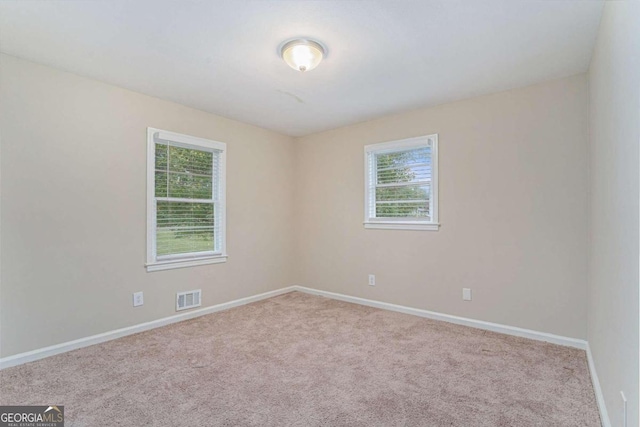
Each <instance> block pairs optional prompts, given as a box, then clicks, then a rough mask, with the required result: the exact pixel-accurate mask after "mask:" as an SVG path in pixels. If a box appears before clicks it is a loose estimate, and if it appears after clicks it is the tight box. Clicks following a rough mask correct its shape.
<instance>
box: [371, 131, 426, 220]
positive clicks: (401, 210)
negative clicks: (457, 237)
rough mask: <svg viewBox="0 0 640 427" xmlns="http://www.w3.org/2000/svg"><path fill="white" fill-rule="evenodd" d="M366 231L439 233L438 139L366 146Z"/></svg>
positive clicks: (424, 137) (413, 139) (419, 139)
mask: <svg viewBox="0 0 640 427" xmlns="http://www.w3.org/2000/svg"><path fill="white" fill-rule="evenodd" d="M364 155H365V219H364V224H365V227H366V228H384V229H407V230H437V229H438V227H439V224H438V135H428V136H423V137H418V138H411V139H405V140H401V141H392V142H385V143H382V144H372V145H367V146H365V153H364Z"/></svg>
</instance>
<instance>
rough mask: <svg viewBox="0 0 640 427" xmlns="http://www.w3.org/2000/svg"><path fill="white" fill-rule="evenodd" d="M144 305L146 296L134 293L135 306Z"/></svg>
mask: <svg viewBox="0 0 640 427" xmlns="http://www.w3.org/2000/svg"><path fill="white" fill-rule="evenodd" d="M142 304H144V296H143V294H142V292H134V294H133V306H134V307H139V306H141V305H142Z"/></svg>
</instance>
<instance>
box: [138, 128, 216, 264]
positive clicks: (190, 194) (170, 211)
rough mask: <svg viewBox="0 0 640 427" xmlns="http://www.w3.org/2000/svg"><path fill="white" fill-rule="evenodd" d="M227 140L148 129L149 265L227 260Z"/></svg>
mask: <svg viewBox="0 0 640 427" xmlns="http://www.w3.org/2000/svg"><path fill="white" fill-rule="evenodd" d="M225 160H226V144H224V143H221V142H216V141H209V140H206V139H201V138H195V137H191V136H187V135H180V134H178V133H173V132H167V131H163V130H158V129H152V128H148V129H147V271H157V270H167V269H171V268H181V267H191V266H194V265H203V264H212V263H217V262H225V261H226V258H227V255H226V251H225V208H226V206H225V163H226V161H225Z"/></svg>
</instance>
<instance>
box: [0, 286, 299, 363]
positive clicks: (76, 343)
mask: <svg viewBox="0 0 640 427" xmlns="http://www.w3.org/2000/svg"><path fill="white" fill-rule="evenodd" d="M295 289H296V286H290V287H287V288H282V289H277V290H275V291H270V292H265V293H263V294H259V295H253V296H250V297H246V298H240V299H237V300H233V301H229V302H225V303H222V304H217V305H212V306H210V307H205V308H201V309H198V310H192V311H189V312H187V313H181V314H176V315H174V316H169V317H165V318H162V319H158V320H152V321H151V322H146V323H140V324H138V325H133V326H128V327H126V328H122V329H116V330H114V331H109V332H104V333H102V334H98V335H92V336H90V337H85V338H80V339H77V340H73V341H67V342H64V343H61V344H56V345H52V346H49V347H44V348H39V349H36V350H32V351H27V352H25V353H19V354H15V355H13V356H8V357H3V358H1V359H0V369H4V368H9V367H11V366H16V365H21V364H23V363H27V362H33V361H35V360H40V359H44V358H45V357H49V356H53V355H56V354H60V353H65V352H67V351H71V350H77V349H79V348H83V347H88V346H90V345H94V344H99V343H102V342H105V341H111V340H114V339H116V338H121V337H126V336H127V335H133V334H137V333H139V332H144V331H148V330H149V329H155V328H159V327H161V326H166V325H170V324H172V323H177V322H182V321H183V320H189V319H193V318H194V317H199V316H204V315H205V314H211V313H215V312H217V311H222V310H227V309H229V308H233V307H237V306H240V305H244V304H249V303H252V302H256V301H260V300H263V299H267V298H271V297H275V296H278V295H282V294H285V293H287V292H291V291H294V290H295Z"/></svg>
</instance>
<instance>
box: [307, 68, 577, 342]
mask: <svg viewBox="0 0 640 427" xmlns="http://www.w3.org/2000/svg"><path fill="white" fill-rule="evenodd" d="M587 102H588V92H587V80H586V76H585V75H578V76H574V77H570V78H567V79H564V80H559V81H553V82H549V83H544V84H540V85H536V86H531V87H527V88H524V89H517V90H512V91H509V92H505V93H499V94H495V95H490V96H483V97H479V98H475V99H470V100H466V101H460V102H455V103H452V104H447V105H443V106H440V107H436V108H430V109H424V110H418V111H413V112H409V113H405V114H400V115H396V116H390V117H385V118H382V119H379V120H374V121H371V122H366V123H362V124H358V125H354V126H350V127H346V128H341V129H337V130H334V131H328V132H324V133H320V134H316V135H311V136H308V137H303V138H300V139H299V140H298V143H297V145H296V206H297V207H298V209H297V213H296V220H297V223H296V224H297V228H296V231H297V239H296V242H297V243H296V254H297V256H298V258H297V262H296V265H297V271H296V274H297V279H298V281H299V283H300V284H302V285H306V286H310V287H314V288H319V289H324V290H327V291H334V292H340V293H345V294H349V295H354V296H358V297H364V298H370V299H375V300H381V301H386V302H390V303H396V304H402V305H406V306H411V307H417V308H422V309H428V310H434V311H438V312H443V313H447V314H453V315H459V316H464V317H469V318H473V319H480V320H484V321H490V322H497V323H502V324H506V325H512V326H518V327H523V328H529V329H534V330H537V331H543V332H549V333H553V334H559V335H564V336H568V337H574V338H586V324H587V312H586V279H587V278H586V274H587V264H586V261H587V255H586V250H587V249H586V246H587V214H586V209H587V120H588V118H587V109H588V107H587ZM432 133H438V134H439V152H440V155H439V162H440V163H439V167H440V186H439V189H440V222H441V224H442V227H441V229H440V230H439V231H437V232H433V231H402V230H365V229H364V227H363V224H362V221H363V216H364V213H363V204H364V202H363V187H364V183H363V180H364V177H363V175H364V171H363V167H364V166H363V163H364V160H363V146H364V145H366V144H373V143H378V142H384V141H392V140H396V139H402V138H408V137H413V136H418V135H425V134H432ZM369 273H372V274H376V278H377V285H376V286H375V287H370V286H368V285H367V275H368V274H369ZM463 287H470V288H472V290H473V301H471V302H464V301H462V288H463Z"/></svg>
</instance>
